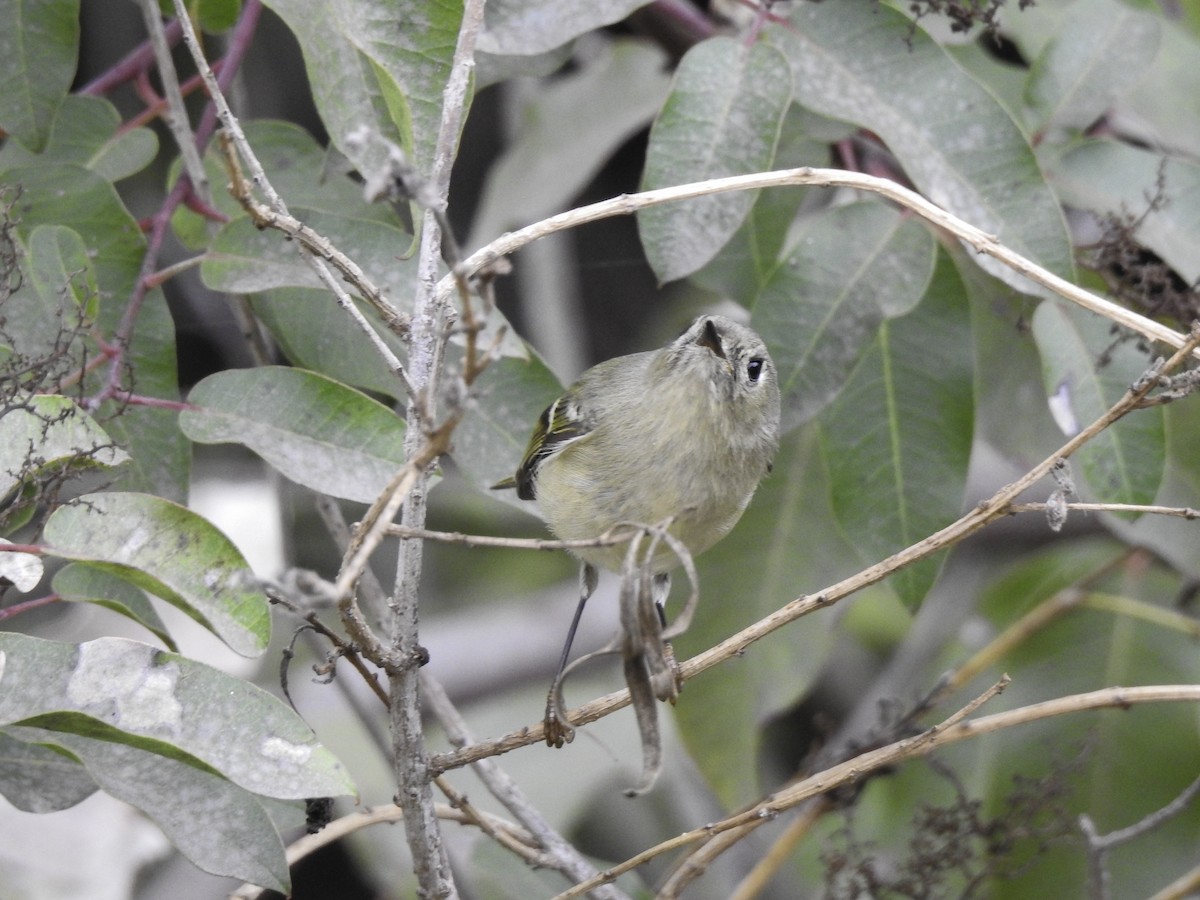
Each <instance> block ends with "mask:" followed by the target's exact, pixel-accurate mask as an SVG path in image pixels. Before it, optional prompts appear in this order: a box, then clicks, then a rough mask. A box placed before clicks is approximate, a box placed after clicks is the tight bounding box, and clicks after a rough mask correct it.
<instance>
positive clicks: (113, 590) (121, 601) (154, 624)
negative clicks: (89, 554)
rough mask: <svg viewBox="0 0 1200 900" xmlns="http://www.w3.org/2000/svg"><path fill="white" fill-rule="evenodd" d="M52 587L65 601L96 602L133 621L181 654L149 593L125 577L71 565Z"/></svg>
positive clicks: (91, 567)
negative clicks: (148, 596)
mask: <svg viewBox="0 0 1200 900" xmlns="http://www.w3.org/2000/svg"><path fill="white" fill-rule="evenodd" d="M51 587H52V588H53V589H54V592H55V593H57V594H58V595H59V596H60V597H62V598H63V599H64V600H70V601H73V602H76V603H94V604H96V605H97V606H103V607H105V608H106V609H111V610H112V611H113V612H115V613H119V614H120V615H122V616H125V617H126V618H127V619H132V620H133V621H135V622H137V623H138V624H139V625H141V626H142V627H144V628H146V629H148V630H149V631H151V632H152V633H153V634H154V636H155V637H156V638H158V639H159V640H160V641H162V642H163V643H164V644H165V645H166V646H167V647H168V648H169V649H171V650H174V651H176V652H178V649H179V648H178V647H176V646H175V641H174V640H172V638H171V635H170V634H169V633H168V632H167V626H166V625H164V624H163V620H162V619H161V618H159V615H158V612H157V611H156V610H155V609H154V607H153V606H152V605H151V604H150V600H149V599H148V598H147V597H146V594H145V593H144V592H143V591H142V589H141V588H139V587H137V586H136V585H134V584H131V583H130V582H128V581H126V580H125V579H124V578H120V577H118V576H117V575H115V574H113V573H112V572H110V571H105V570H104V569H97V568H95V567H93V566H89V565H88V564H87V563H70V564H68V565H65V566H63V567H62V568H61V569H59V570H58V571H57V572H55V573H54V580H53V581H51Z"/></svg>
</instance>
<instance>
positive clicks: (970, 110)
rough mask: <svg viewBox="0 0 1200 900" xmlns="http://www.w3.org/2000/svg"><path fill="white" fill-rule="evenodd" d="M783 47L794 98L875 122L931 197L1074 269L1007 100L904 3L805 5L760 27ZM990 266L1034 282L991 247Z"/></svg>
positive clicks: (1025, 285)
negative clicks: (901, 9) (916, 22)
mask: <svg viewBox="0 0 1200 900" xmlns="http://www.w3.org/2000/svg"><path fill="white" fill-rule="evenodd" d="M764 33H765V34H766V35H768V36H769V39H770V40H771V41H772V42H774V43H776V44H777V45H778V46H779V47H780V48H782V49H783V51H784V53H785V54H786V56H787V58H788V62H789V63H790V64H791V66H792V71H793V74H794V77H795V79H796V90H795V95H796V98H797V100H798V101H799V102H801V103H803V104H804V105H805V106H807V107H809V108H810V109H813V110H815V111H817V112H819V113H821V114H823V115H826V116H830V117H832V118H836V119H842V120H845V121H848V122H853V123H855V124H857V125H860V126H862V127H863V128H866V129H869V130H870V131H872V132H874V133H875V134H877V135H879V137H880V138H882V140H883V141H884V143H885V144H887V146H888V148H889V149H890V150H891V151H892V152H893V153H894V154H895V155H896V157H897V159H898V160H899V162H900V164H901V165H902V166H903V167H904V171H905V173H906V174H907V175H908V176H909V178H911V179H912V181H913V183H914V184H915V185H916V187H917V189H918V190H919V191H921V193H923V194H924V195H925V196H927V197H928V198H929V199H930V200H932V201H933V202H934V203H937V204H939V205H941V206H943V207H945V208H946V209H948V210H949V211H950V212H952V213H954V214H955V215H957V216H959V217H961V218H963V219H966V220H967V221H968V222H970V223H972V224H973V225H976V226H978V227H979V228H982V229H984V230H985V231H988V232H991V233H993V234H995V235H997V236H998V237H999V238H1000V240H1001V241H1002V242H1003V243H1004V244H1006V245H1007V246H1009V247H1011V248H1012V249H1014V250H1016V251H1017V252H1018V253H1021V254H1022V255H1024V256H1027V257H1028V258H1030V259H1032V260H1034V261H1036V262H1038V263H1040V264H1041V265H1043V266H1045V267H1046V268H1048V269H1050V270H1051V271H1053V272H1055V273H1057V274H1059V275H1062V276H1063V277H1064V278H1068V279H1070V278H1072V276H1073V272H1074V264H1073V261H1072V256H1071V245H1070V241H1069V238H1068V235H1067V230H1066V226H1065V223H1064V221H1063V216H1062V212H1061V210H1060V208H1059V205H1058V201H1057V200H1056V198H1055V197H1054V194H1053V192H1051V190H1050V189H1049V187H1047V185H1046V184H1045V181H1044V179H1043V178H1042V175H1041V173H1040V172H1039V170H1038V166H1037V162H1036V160H1035V159H1034V155H1033V151H1032V150H1031V149H1030V146H1029V143H1028V141H1027V140H1026V139H1025V137H1024V135H1023V134H1022V133H1021V130H1020V128H1019V127H1018V126H1017V124H1016V122H1014V121H1013V119H1012V116H1011V115H1010V114H1009V113H1008V111H1006V110H1005V108H1004V107H1003V105H1002V104H1000V103H999V101H997V100H996V98H995V97H994V96H993V95H992V94H991V93H989V92H988V90H987V89H986V88H984V87H983V86H981V85H980V84H978V83H977V82H976V81H975V80H974V79H973V78H972V77H971V76H970V75H969V74H968V73H967V72H965V71H964V70H963V69H961V68H959V66H958V65H957V64H956V63H955V62H954V60H953V58H952V57H951V56H950V55H949V54H947V52H946V51H945V50H944V49H943V48H942V47H940V46H938V45H937V44H936V43H934V41H933V40H932V39H931V38H930V37H929V36H928V35H926V34H925V32H923V31H921V30H920V29H916V30H914V29H913V26H912V23H911V22H910V21H909V20H908V19H907V18H905V17H904V16H903V15H901V14H900V13H898V12H896V11H894V10H892V9H890V8H888V7H887V6H883V5H880V4H872V3H799V4H797V5H796V6H795V8H794V11H793V13H792V15H791V18H790V22H789V23H788V24H787V25H786V26H774V25H769V26H768V27H767V29H766V31H765V32H764ZM977 259H978V261H979V264H980V265H981V266H983V267H984V268H985V269H987V270H988V271H989V272H992V273H993V274H995V275H997V276H998V277H1000V278H1002V279H1004V280H1005V281H1007V282H1009V283H1010V284H1013V285H1014V286H1015V287H1017V288H1018V289H1020V290H1024V291H1030V290H1033V286H1032V285H1031V284H1030V283H1029V282H1028V281H1026V280H1025V279H1024V278H1022V277H1021V276H1018V275H1015V274H1014V273H1013V272H1012V271H1011V270H1010V269H1008V268H1007V267H1005V266H1002V265H1000V264H998V263H996V262H994V261H993V260H990V259H989V258H987V257H977Z"/></svg>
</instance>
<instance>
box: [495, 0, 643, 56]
mask: <svg viewBox="0 0 1200 900" xmlns="http://www.w3.org/2000/svg"><path fill="white" fill-rule="evenodd" d="M649 2H650V0H567V2H563V0H490V2H489V3H488V4H487V6H486V7H484V15H483V21H484V27H483V31H482V32H481V33H480V35H479V49H480V50H482V51H484V52H485V53H501V54H507V55H514V56H515V55H520V56H529V55H532V54H535V53H544V52H546V51H547V50H553V49H554V48H555V47H559V46H561V45H562V44H565V43H566V42H567V41H570V40H572V39H574V38H577V37H579V35H581V34H586V33H587V32H589V31H594V30H595V29H597V28H603V27H604V26H605V25H612V24H613V23H615V22H620V21H621V20H622V19H624V18H626V17H627V16H628V15H629V14H630V13H632V12H633V11H634V10H636V9H639V8H641V7H643V6H646V5H647V4H648V3H649Z"/></svg>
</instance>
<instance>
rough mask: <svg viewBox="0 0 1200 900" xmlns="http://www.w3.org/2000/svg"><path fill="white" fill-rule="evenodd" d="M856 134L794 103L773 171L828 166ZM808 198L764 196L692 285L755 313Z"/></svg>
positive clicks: (798, 190) (797, 190)
mask: <svg viewBox="0 0 1200 900" xmlns="http://www.w3.org/2000/svg"><path fill="white" fill-rule="evenodd" d="M853 132H854V128H853V126H850V125H846V124H844V123H841V122H834V121H832V120H829V119H823V118H822V117H821V116H818V115H817V114H816V113H813V112H810V111H809V110H807V109H805V108H804V107H802V106H800V105H798V104H795V103H793V104H792V105H791V106H790V107H789V108H788V111H787V115H785V116H784V119H783V127H782V128H781V130H780V135H779V145H778V146H777V147H776V149H775V160H774V163H773V165H774V166H775V168H777V169H794V168H799V167H801V166H824V165H828V163H829V145H830V144H831V143H836V142H837V141H840V140H844V139H846V138H848V137H850V136H851V135H852V134H853ZM807 196H809V191H808V189H806V188H802V187H798V186H796V185H789V186H786V187H775V188H766V189H764V190H762V191H760V192H759V195H758V199H757V200H756V201H755V202H754V207H753V209H751V210H750V214H749V215H747V216H746V218H745V220H744V221H743V222H742V226H741V227H740V228H739V229H738V230H737V231H736V232H735V233H734V235H733V237H731V238H730V239H729V240H728V241H727V242H726V243H725V246H723V247H722V248H721V249H720V250H719V251H718V252H717V255H716V256H714V257H713V258H712V260H711V261H710V262H709V263H708V264H707V265H706V266H704V267H703V268H702V269H700V270H699V271H697V272H694V273H693V274H692V275H691V276H690V277H689V279H688V280H689V281H690V282H691V283H693V284H695V285H698V286H700V287H702V288H704V289H706V290H709V291H713V292H714V293H718V294H721V295H723V296H725V297H730V298H732V299H734V300H736V301H737V302H738V303H741V304H743V305H745V306H751V307H752V306H753V303H754V298H756V297H757V296H758V294H759V291H761V290H762V288H763V285H764V284H766V282H767V281H768V280H769V279H770V278H772V277H773V276H774V275H775V273H776V271H777V269H778V266H779V257H780V254H781V252H783V251H784V248H785V247H789V248H790V247H791V246H792V244H793V243H794V241H792V239H791V234H790V231H791V229H792V227H793V224H794V220H795V219H796V217H797V212H798V211H799V210H800V209H801V208H802V207H801V204H802V203H804V200H805V197H807ZM810 205H811V204H810Z"/></svg>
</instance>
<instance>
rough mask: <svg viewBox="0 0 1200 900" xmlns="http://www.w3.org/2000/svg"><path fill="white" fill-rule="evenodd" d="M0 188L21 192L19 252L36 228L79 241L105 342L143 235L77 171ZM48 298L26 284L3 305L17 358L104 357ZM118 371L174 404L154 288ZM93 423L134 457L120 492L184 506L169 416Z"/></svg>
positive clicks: (168, 346)
mask: <svg viewBox="0 0 1200 900" xmlns="http://www.w3.org/2000/svg"><path fill="white" fill-rule="evenodd" d="M0 181H3V182H4V183H6V184H12V185H16V186H19V187H20V188H21V192H22V193H21V198H20V202H19V203H18V204H17V207H16V208H15V210H14V213H15V215H16V216H18V217H19V221H18V224H17V229H18V239H19V240H20V241H21V243H22V246H23V247H24V248H28V247H29V244H30V241H31V238H32V234H33V232H34V231H35V229H37V227H38V226H40V225H52V226H60V225H64V224H65V225H67V226H68V227H69V228H70V229H71V230H72V231H74V232H76V233H77V234H78V235H79V236H80V237H81V238H82V239H83V246H84V248H85V252H86V257H87V259H88V260H89V262H90V271H91V272H94V277H95V282H96V285H97V286H98V288H99V293H100V302H99V310H98V313H97V315H96V320H95V327H96V329H97V330H98V331H97V333H98V334H100V335H101V336H102V337H105V338H108V339H111V338H112V335H113V333H114V332H115V330H116V328H117V327H118V324H119V323H120V321H121V320H122V318H123V317H124V315H125V313H126V308H127V305H128V303H129V301H130V298H131V296H132V294H133V291H134V287H135V285H136V284H137V280H138V277H139V271H140V269H141V264H142V258H143V255H144V253H145V250H146V245H145V239H144V238H143V236H142V233H141V229H139V228H138V224H137V221H136V220H135V219H134V218H133V217H132V216H131V215H130V214H129V212H128V211H127V210H126V209H125V206H124V204H123V203H122V202H121V198H120V196H119V195H118V194H117V192H116V189H115V188H114V187H113V186H112V184H111V183H109V182H108V181H106V180H105V179H104V178H102V177H101V176H100V175H99V174H97V173H96V172H93V171H91V170H89V169H85V168H82V167H79V166H77V165H30V166H23V167H20V168H16V169H11V170H8V171H7V172H4V173H0ZM26 256H27V257H28V254H26ZM65 275H66V273H65V271H64V276H65ZM61 287H62V288H64V289H65V288H66V287H67V285H66V284H65V283H64V284H63V285H62V286H61ZM54 296H55V295H54V292H53V291H45V289H43V291H41V292H40V291H38V290H37V288H36V286H35V284H34V281H33V279H32V278H26V279H25V281H24V283H23V284H22V286H21V287H20V289H19V290H18V291H17V292H16V293H15V294H13V295H12V296H11V297H9V298H8V299H7V300H6V302H5V305H4V316H5V328H6V329H7V331H8V333H9V334H10V335H12V336H13V338H14V339H15V340H16V342H17V345H18V347H19V349H20V352H21V353H22V354H25V355H26V356H28V357H31V358H41V357H46V356H49V355H51V354H54V353H57V352H60V351H58V350H56V347H57V346H58V345H59V344H60V343H61V342H62V341H63V340H65V339H67V338H71V339H72V340H73V346H72V349H71V352H70V358H71V360H73V361H75V362H78V361H79V360H80V359H82V357H83V354H84V353H85V352H86V353H87V355H88V356H89V358H93V359H94V358H96V357H99V356H100V355H102V352H103V350H102V348H100V347H98V346H96V345H95V342H94V340H93V338H92V335H91V333H90V332H85V331H84V330H83V329H82V325H83V324H84V323H83V322H81V321H80V316H79V311H78V308H77V307H76V306H75V303H74V301H68V300H66V299H65V298H64V297H58V298H57V305H56V306H55V307H54V308H49V307H48V306H47V303H48V302H50V301H51V298H52V297H54ZM125 362H126V363H127V364H128V366H129V368H130V369H131V370H132V371H133V372H135V373H136V376H137V381H136V384H134V385H133V388H134V390H136V392H137V393H138V394H141V395H144V396H148V397H153V398H156V399H160V400H175V399H177V398H178V386H177V381H176V368H175V328H174V324H173V322H172V320H171V315H170V312H169V311H168V309H167V305H166V302H165V300H164V298H163V295H162V292H161V290H160V289H158V288H155V289H153V290H151V291H149V292H148V294H147V295H146V297H145V299H144V301H143V302H142V304H141V306H140V308H139V310H138V315H137V318H136V325H135V328H134V330H133V334H132V338H131V341H130V345H129V347H128V351H127V354H126V357H125ZM62 374H67V373H66V372H63V373H62ZM108 374H109V372H108V367H107V366H100V367H99V368H97V369H95V370H94V371H93V372H92V373H91V375H90V376H89V378H88V379H87V380H86V381H85V382H84V384H85V390H86V391H95V390H98V389H100V388H101V387H102V386H103V385H104V384H105V383H106V379H107V378H108ZM97 415H98V417H99V418H100V419H101V420H102V421H103V422H104V428H105V430H107V431H108V433H109V434H110V435H112V437H113V439H114V440H115V441H116V442H117V443H119V444H120V445H121V446H122V447H124V448H125V449H126V450H127V451H128V452H129V454H130V456H131V460H130V462H129V464H128V465H127V466H126V467H125V468H124V469H123V470H122V472H121V475H120V480H119V482H118V483H119V485H120V486H121V487H124V488H130V489H139V490H143V489H144V490H150V491H153V492H155V493H158V494H161V495H162V496H165V497H169V498H173V499H182V498H183V496H184V495H185V494H186V488H187V476H188V467H189V464H190V455H189V453H188V447H187V443H186V441H184V440H183V437H182V435H180V433H179V429H178V428H177V427H176V423H175V413H173V412H172V411H171V410H169V409H161V408H156V407H151V406H142V405H131V406H125V405H124V404H117V403H115V402H111V401H110V402H107V403H105V404H104V405H102V406H101V407H100V409H99V411H98V413H97Z"/></svg>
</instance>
